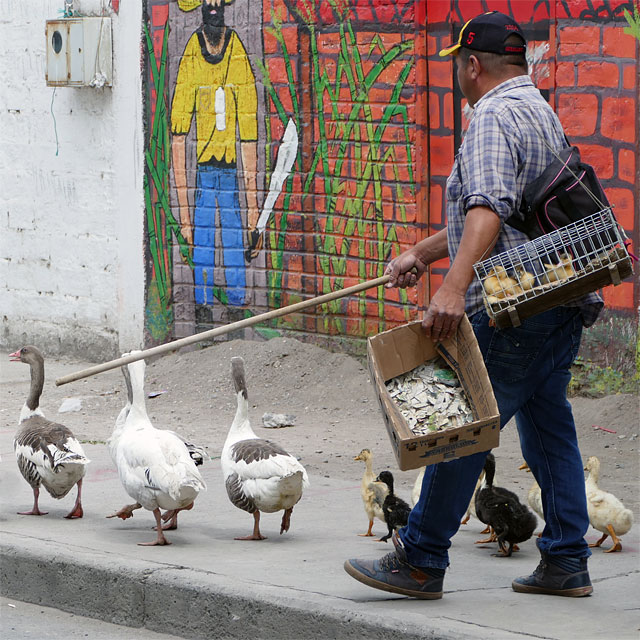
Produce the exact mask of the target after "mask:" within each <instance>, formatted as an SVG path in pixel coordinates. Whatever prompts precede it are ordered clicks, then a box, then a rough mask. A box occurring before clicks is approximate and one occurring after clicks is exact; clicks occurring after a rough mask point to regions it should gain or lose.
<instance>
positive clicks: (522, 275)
mask: <svg viewBox="0 0 640 640" xmlns="http://www.w3.org/2000/svg"><path fill="white" fill-rule="evenodd" d="M516 273H517V274H518V280H519V281H520V287H521V289H522V291H530V290H531V289H533V287H534V286H535V284H536V277H535V276H534V275H533V274H532V273H529V272H528V271H526V270H525V268H524V267H518V268H517V269H516Z"/></svg>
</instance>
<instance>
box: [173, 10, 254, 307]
mask: <svg viewBox="0 0 640 640" xmlns="http://www.w3.org/2000/svg"><path fill="white" fill-rule="evenodd" d="M232 1H233V0H178V6H179V7H180V8H181V9H182V10H183V11H190V10H193V9H197V8H198V7H201V11H202V25H201V26H200V27H199V28H198V29H197V30H196V31H195V32H194V33H193V35H192V36H191V37H190V38H189V41H188V42H187V45H186V47H185V49H184V53H183V55H182V59H181V60H180V66H179V69H178V76H177V79H176V87H175V92H174V94H173V102H172V105H171V132H172V134H173V137H172V162H173V172H174V178H175V184H176V190H177V197H178V206H179V209H180V225H181V227H182V234H183V236H184V237H185V239H186V241H187V242H188V243H189V244H190V245H192V246H193V263H194V284H195V302H196V304H212V303H213V287H214V268H215V260H216V258H215V256H216V244H218V245H219V246H220V247H221V250H222V251H221V257H222V264H221V268H222V270H223V273H224V282H225V294H226V297H227V301H228V304H230V305H238V306H240V305H244V304H245V302H246V266H247V261H249V260H251V259H252V258H253V257H255V255H256V254H257V251H258V249H259V247H258V246H256V241H257V234H256V233H255V231H254V230H255V227H256V224H257V220H258V206H257V194H256V164H257V138H258V125H257V108H258V107H257V94H256V87H255V77H254V75H253V72H252V70H251V65H250V63H249V59H248V57H247V53H246V51H245V48H244V46H243V44H242V42H241V41H240V38H239V37H238V35H237V34H236V33H235V31H233V30H232V29H230V28H229V27H227V26H226V25H225V22H224V9H225V4H228V3H230V2H232ZM194 115H195V125H196V158H195V160H196V196H195V209H194V214H193V221H192V219H191V212H190V209H189V201H188V196H187V192H188V183H187V146H186V138H187V134H188V133H189V131H190V129H191V123H192V120H193V116H194ZM238 139H239V140H240V149H241V155H242V169H243V171H242V173H243V178H244V189H245V194H246V198H247V210H248V212H247V225H248V227H249V243H248V244H249V246H248V247H245V242H244V237H245V234H244V229H243V224H242V216H241V211H240V198H239V191H238V167H237V157H236V143H237V141H238ZM217 232H219V233H220V236H219V238H216V234H217ZM217 280H218V282H219V281H220V280H219V279H217Z"/></svg>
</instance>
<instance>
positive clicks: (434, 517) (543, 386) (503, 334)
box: [400, 307, 591, 569]
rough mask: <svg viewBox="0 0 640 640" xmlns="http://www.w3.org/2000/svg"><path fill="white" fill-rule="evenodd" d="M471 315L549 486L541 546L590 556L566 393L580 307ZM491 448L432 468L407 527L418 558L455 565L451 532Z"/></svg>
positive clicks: (410, 551) (408, 543)
mask: <svg viewBox="0 0 640 640" xmlns="http://www.w3.org/2000/svg"><path fill="white" fill-rule="evenodd" d="M470 321H471V324H472V326H473V329H474V332H475V334H476V338H477V339H478V344H479V345H480V351H481V352H482V355H483V357H484V360H485V364H486V367H487V371H488V373H489V378H490V379H491V384H492V386H493V392H494V394H495V397H496V401H497V403H498V409H499V411H500V428H502V427H504V425H505V424H506V423H507V422H508V421H509V420H510V419H511V418H512V417H513V416H514V415H515V417H516V424H517V427H518V434H519V436H520V446H521V448H522V453H523V456H524V459H525V460H526V461H527V463H528V465H529V467H530V469H531V471H532V473H533V475H534V477H535V478H536V480H537V481H538V484H539V485H540V488H541V490H542V503H543V508H544V513H545V522H546V524H545V527H544V530H543V532H542V536H541V537H540V538H538V543H537V544H538V548H539V549H540V550H541V551H544V552H546V553H548V554H549V555H559V556H560V555H561V556H571V557H575V558H583V557H588V556H590V555H591V552H590V551H589V549H588V547H587V543H586V541H585V540H584V535H585V533H586V531H587V528H588V526H589V518H588V515H587V501H586V496H585V481H584V471H583V464H582V459H581V456H580V450H579V449H578V440H577V436H576V429H575V424H574V421H573V414H572V412H571V405H570V404H569V401H568V400H567V394H566V390H567V385H568V384H569V380H570V378H571V373H570V371H569V368H570V366H571V364H572V363H573V360H574V359H575V357H576V355H577V353H578V348H579V346H580V337H581V335H582V318H581V315H580V312H579V311H578V309H576V308H572V307H557V308H555V309H551V310H550V311H547V312H545V313H541V314H539V315H537V316H534V317H532V318H529V319H527V320H525V321H524V322H523V323H522V326H520V327H518V328H514V329H502V330H499V329H496V328H493V327H490V326H489V318H488V316H487V314H486V313H485V312H484V311H479V312H478V313H476V314H474V315H473V316H471V318H470ZM486 455H487V452H486V451H485V452H482V453H476V454H473V455H470V456H466V457H464V458H459V459H457V460H452V461H450V462H441V463H439V464H434V465H430V466H428V467H427V468H426V470H425V474H424V480H423V483H422V492H421V494H420V500H419V501H418V504H416V506H415V507H414V508H413V510H412V511H411V514H410V516H409V522H408V524H407V526H406V527H404V528H403V529H401V530H400V537H401V538H402V541H403V542H404V545H405V548H406V551H407V557H408V560H409V562H410V563H411V564H412V565H414V566H417V567H437V568H440V569H444V568H446V567H447V566H448V564H449V553H448V550H449V547H450V546H451V538H452V537H453V535H454V534H455V533H456V532H457V531H458V528H459V526H460V520H461V519H462V517H463V516H464V514H465V511H466V509H467V506H468V504H469V500H470V499H471V496H472V495H473V491H474V489H475V485H476V481H477V479H478V476H479V475H480V472H481V471H482V467H483V466H484V460H485V458H486ZM497 466H498V470H499V469H500V458H499V456H498V459H497Z"/></svg>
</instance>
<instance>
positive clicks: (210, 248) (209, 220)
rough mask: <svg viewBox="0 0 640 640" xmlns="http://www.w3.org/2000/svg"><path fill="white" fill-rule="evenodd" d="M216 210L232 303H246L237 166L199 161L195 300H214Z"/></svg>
mask: <svg viewBox="0 0 640 640" xmlns="http://www.w3.org/2000/svg"><path fill="white" fill-rule="evenodd" d="M216 210H218V211H219V215H220V232H221V234H222V235H221V240H222V263H223V264H222V269H223V272H224V277H225V282H226V288H225V293H226V294H227V298H228V301H229V304H230V305H243V304H244V302H245V292H246V264H245V258H244V240H243V233H242V219H241V217H240V200H239V198H238V179H237V171H236V169H235V168H222V167H215V166H211V165H206V164H203V165H198V173H197V191H196V209H195V214H194V232H193V245H194V248H193V263H194V282H195V289H196V291H195V293H196V304H209V305H210V304H213V302H214V299H213V285H214V282H213V270H214V267H215V247H216V244H215V240H216Z"/></svg>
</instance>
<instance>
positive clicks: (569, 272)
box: [540, 254, 576, 284]
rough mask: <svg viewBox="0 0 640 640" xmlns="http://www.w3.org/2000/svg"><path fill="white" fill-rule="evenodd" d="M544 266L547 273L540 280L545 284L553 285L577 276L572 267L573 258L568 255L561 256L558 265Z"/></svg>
mask: <svg viewBox="0 0 640 640" xmlns="http://www.w3.org/2000/svg"><path fill="white" fill-rule="evenodd" d="M563 256H564V257H563ZM543 264H544V267H545V269H546V270H547V271H546V272H545V273H544V274H543V275H542V276H540V280H541V281H542V282H543V283H544V284H551V283H552V282H562V281H563V280H567V279H569V278H570V277H571V276H574V275H575V274H576V272H575V271H574V269H573V266H572V265H571V257H570V256H568V255H566V254H562V255H561V256H560V262H559V263H558V264H546V263H543Z"/></svg>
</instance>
